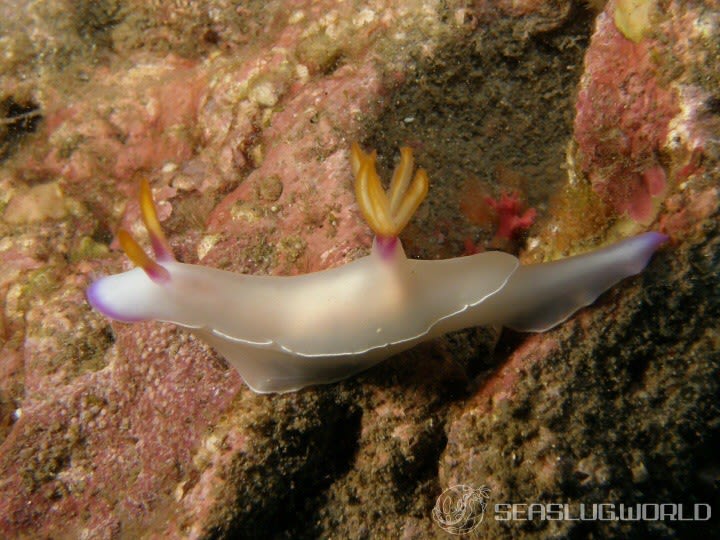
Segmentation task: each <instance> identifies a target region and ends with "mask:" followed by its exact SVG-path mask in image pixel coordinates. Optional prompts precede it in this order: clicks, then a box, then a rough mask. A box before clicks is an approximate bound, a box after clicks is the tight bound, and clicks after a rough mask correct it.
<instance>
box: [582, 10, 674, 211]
mask: <svg viewBox="0 0 720 540" xmlns="http://www.w3.org/2000/svg"><path fill="white" fill-rule="evenodd" d="M596 24H597V30H596V33H595V36H594V38H593V46H592V47H591V48H590V49H589V50H588V52H587V54H586V56H585V73H584V75H583V78H582V81H581V83H580V91H579V93H578V98H577V105H576V107H577V114H576V116H575V140H576V141H577V145H578V147H577V154H578V159H579V163H580V168H581V170H582V172H583V173H584V174H585V175H587V177H588V178H589V180H590V182H591V183H592V186H593V188H594V189H595V191H596V192H597V193H598V194H599V195H600V196H601V198H602V199H603V201H605V202H606V203H607V204H608V205H609V206H610V207H612V208H614V209H615V211H616V212H618V213H620V214H622V213H627V214H628V215H629V216H630V217H631V218H632V219H634V220H636V221H639V222H643V223H646V222H648V221H649V220H651V219H652V217H653V211H654V206H653V198H654V197H657V196H659V195H660V194H662V193H663V191H664V190H665V188H666V185H667V173H666V172H665V169H664V168H663V165H662V164H661V161H660V154H661V153H662V152H663V148H664V147H665V145H666V139H667V136H668V133H669V129H670V122H671V121H672V120H673V118H675V117H676V116H677V114H678V113H679V112H680V109H679V105H678V98H677V96H676V94H675V90H674V89H673V88H672V87H670V86H669V85H668V84H667V83H664V84H663V83H662V82H661V79H660V77H659V70H660V69H661V67H660V66H658V65H657V63H656V62H657V61H656V60H655V58H654V56H653V54H652V48H651V43H650V41H649V40H647V39H646V40H643V41H641V42H639V43H635V42H633V41H631V40H629V39H628V38H626V37H625V36H623V34H622V33H621V32H620V31H619V30H618V29H617V27H616V26H615V23H614V22H613V18H612V16H611V15H609V14H608V12H607V11H606V12H604V13H601V14H600V15H599V16H598V18H597V23H596Z"/></svg>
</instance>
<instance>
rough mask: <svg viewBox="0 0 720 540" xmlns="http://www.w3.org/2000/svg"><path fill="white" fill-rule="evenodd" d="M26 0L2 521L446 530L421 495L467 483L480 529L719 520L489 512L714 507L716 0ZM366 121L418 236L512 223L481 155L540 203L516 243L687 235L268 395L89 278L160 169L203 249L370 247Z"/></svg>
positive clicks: (553, 246)
mask: <svg viewBox="0 0 720 540" xmlns="http://www.w3.org/2000/svg"><path fill="white" fill-rule="evenodd" d="M21 4H23V7H24V9H20V10H18V16H17V17H15V18H13V17H9V16H6V17H4V20H8V21H10V20H12V21H14V22H13V23H12V24H10V25H9V26H8V31H7V32H6V33H5V35H4V36H3V37H2V38H1V39H2V45H3V47H2V48H3V50H5V51H8V52H7V53H6V54H4V56H3V57H2V59H0V71H2V72H3V77H2V78H0V159H2V160H3V161H2V162H1V163H0V217H2V219H1V220H0V232H1V233H2V240H1V241H0V299H2V303H1V304H0V305H2V308H3V309H2V311H1V312H0V533H2V534H1V535H2V536H4V537H21V538H37V537H52V538H235V537H243V538H245V537H247V538H253V537H257V538H267V537H293V538H312V537H318V536H321V537H330V536H332V537H338V538H342V537H348V538H371V537H373V538H378V537H403V538H429V537H438V538H445V537H448V535H447V534H446V533H445V532H443V531H442V530H441V529H440V528H439V527H438V525H437V524H436V523H435V522H434V521H433V518H432V517H431V516H432V509H433V506H434V505H435V502H436V499H437V498H438V496H439V495H440V494H441V493H442V492H443V490H444V489H446V488H448V487H450V486H454V485H458V484H460V485H465V486H469V487H470V488H472V489H477V488H480V487H481V486H487V487H488V488H490V494H489V506H488V509H487V510H486V515H485V519H484V520H483V521H482V523H479V524H478V525H477V528H476V529H475V531H474V532H473V533H472V534H473V535H475V536H477V537H482V538H485V537H487V538H505V537H508V538H509V537H512V538H525V537H527V538H538V537H540V538H557V537H586V536H595V537H603V538H647V537H672V536H684V535H688V534H691V533H695V534H697V533H699V532H702V533H705V534H707V535H708V536H709V537H711V536H712V535H713V534H714V535H717V534H718V533H719V532H720V529H718V525H717V520H714V521H710V522H704V523H699V522H677V521H652V522H642V521H640V522H637V521H586V522H578V521H559V520H545V521H541V520H534V521H497V520H496V519H494V516H493V512H494V510H493V504H496V503H501V502H527V503H532V502H542V503H554V502H557V503H560V502H562V503H568V504H570V505H574V506H573V507H574V508H576V507H577V505H578V504H579V503H585V504H586V505H588V504H591V503H608V502H609V503H616V504H618V503H626V504H637V503H658V502H674V503H683V504H684V505H686V506H688V507H691V506H692V505H693V504H695V503H708V504H713V505H714V507H713V509H714V510H715V509H717V508H719V507H718V506H717V503H718V502H719V500H720V497H719V487H718V476H717V474H718V473H717V471H718V469H719V467H720V464H719V463H718V459H717V455H716V452H715V450H716V447H717V442H718V437H720V411H719V410H718V404H717V396H718V390H719V388H718V387H719V386H720V345H719V344H718V332H719V331H720V328H718V322H717V321H718V320H720V278H719V277H718V268H720V230H719V228H720V225H719V223H720V221H719V220H718V214H719V211H718V202H719V201H718V198H719V197H718V195H719V192H718V185H719V183H718V180H719V176H720V172H719V171H720V168H719V167H718V159H719V157H720V152H719V150H720V148H719V147H718V142H717V141H718V137H717V134H718V132H720V116H719V115H718V107H717V96H716V89H717V88H718V87H720V75H718V74H719V73H720V70H719V69H718V67H720V66H718V58H719V57H720V54H719V53H720V51H719V50H718V43H720V41H718V39H717V37H718V34H719V33H720V31H719V28H718V25H719V24H720V9H719V7H720V6H717V5H715V3H714V2H705V3H700V2H698V3H692V2H690V3H688V2H668V3H665V4H663V10H659V9H653V6H654V3H652V2H651V3H650V9H649V10H648V15H647V18H646V19H643V22H642V23H638V24H642V25H643V26H642V27H641V28H639V29H638V28H633V29H632V33H631V37H632V38H633V39H629V38H628V37H627V35H625V34H623V33H622V32H621V31H619V30H618V29H617V28H616V27H615V22H614V21H615V20H616V14H617V12H616V10H617V9H623V5H626V4H627V3H623V2H618V3H617V5H616V3H615V2H614V1H610V2H608V3H607V5H605V6H604V7H603V8H602V9H600V8H598V11H597V12H596V11H592V10H591V9H590V8H588V7H587V4H585V3H578V4H574V3H570V2H559V3H558V2H544V1H537V2H493V3H490V2H478V3H476V4H475V7H473V8H468V7H467V6H466V3H465V2H436V1H430V0H425V1H422V0H417V1H412V2H401V1H399V0H398V1H393V0H378V1H377V2H371V3H368V4H363V5H358V4H356V3H351V2H316V1H312V2H311V1H309V0H294V1H291V2H287V1H285V2H281V1H275V2H267V3H248V4H247V5H248V7H246V8H237V7H236V3H234V2H227V1H225V0H215V1H210V0H206V1H201V2H175V3H173V4H172V5H173V7H172V8H169V7H166V6H167V4H166V3H164V2H150V3H147V2H146V3H139V2H135V1H131V0H128V1H126V2H113V1H103V2H97V3H93V6H94V7H92V8H87V9H85V8H82V9H81V8H77V7H74V3H71V2H67V1H52V2H43V3H37V2H21ZM163 6H165V7H163ZM8 9H10V8H9V7H8V6H7V5H6V6H4V7H0V10H8ZM1 14H2V15H9V12H8V13H1ZM625 20H626V21H627V20H629V21H630V22H627V23H626V24H633V22H632V19H627V17H626V18H625ZM624 28H625V32H626V33H628V32H630V30H627V28H626V27H624ZM30 29H32V31H31V30H30ZM618 51H625V53H627V54H625V55H624V60H625V62H623V64H622V69H619V68H618V69H614V68H613V66H614V65H615V64H613V62H616V61H617V60H616V58H617V54H618ZM576 91H577V105H576V108H574V105H573V99H574V98H573V96H575V95H576ZM650 113H653V114H650ZM613 128H616V129H613ZM353 140H359V141H361V142H362V143H363V144H364V145H365V146H366V147H368V148H371V147H375V148H377V149H378V152H379V154H380V165H381V167H383V168H384V169H385V170H386V171H387V170H389V169H391V167H392V160H393V159H395V153H396V149H397V147H398V146H400V145H401V144H407V145H410V146H412V147H413V148H414V149H415V154H416V157H417V160H418V162H419V164H420V165H422V166H424V167H425V168H427V170H428V172H429V176H430V179H431V191H430V194H429V197H428V201H427V202H426V203H425V204H424V206H423V207H421V209H420V210H419V212H418V215H417V216H416V218H415V220H414V221H413V224H412V225H411V226H410V227H409V228H408V230H407V232H406V234H405V235H404V236H403V241H404V243H405V246H406V250H407V251H408V253H409V254H410V255H412V256H422V257H426V258H438V257H448V256H457V255H460V254H462V252H463V249H464V246H465V243H464V242H465V241H466V240H467V239H468V238H469V239H471V241H472V244H473V245H476V244H478V245H480V244H483V243H488V242H489V241H490V240H491V239H492V237H493V235H494V233H495V231H493V230H492V229H491V228H488V227H487V226H483V222H482V220H471V219H468V218H467V217H465V216H466V215H467V214H469V213H470V210H469V209H468V208H467V197H466V195H467V193H468V190H469V189H470V190H471V191H474V192H482V193H484V194H486V195H487V196H489V195H490V194H495V195H496V196H497V195H499V194H500V193H503V192H506V191H513V192H521V193H522V194H523V197H524V198H525V199H527V200H528V202H529V204H530V205H532V207H533V208H536V209H537V212H538V219H537V220H536V222H535V224H534V225H533V227H532V228H531V230H530V232H529V235H530V236H529V237H528V238H527V242H526V245H527V248H526V250H525V251H524V252H523V253H522V257H523V258H524V260H526V261H538V260H543V259H549V258H556V257H560V256H564V255H567V254H569V253H573V252H576V251H582V250H584V249H588V248H590V247H592V246H594V245H597V244H600V243H602V242H603V241H607V240H611V239H615V238H617V237H620V236H624V235H627V234H632V233H634V232H637V231H640V230H644V229H646V228H649V229H655V230H661V231H663V232H665V233H667V234H668V235H669V236H670V237H671V242H670V245H668V246H667V247H666V248H665V249H663V250H662V252H660V253H659V254H658V255H656V257H655V258H654V260H653V262H652V263H651V264H650V266H649V268H648V269H647V270H646V272H644V273H643V274H642V275H641V276H639V277H637V278H633V279H630V280H627V281H626V282H624V283H623V284H621V285H619V286H618V287H616V288H614V289H613V290H612V291H610V292H608V293H607V294H605V295H604V296H603V297H602V298H601V299H600V300H599V302H597V303H596V305H594V306H592V307H590V308H588V309H585V310H583V311H581V312H580V313H579V314H577V315H576V316H575V317H573V318H572V319H571V320H570V321H568V322H567V323H565V324H563V325H561V326H560V327H558V328H556V329H554V330H552V331H550V332H547V333H544V334H538V335H520V334H513V333H510V332H504V333H502V334H500V333H499V332H498V331H496V330H493V329H471V330H467V331H464V332H460V333H457V334H453V335H449V336H446V337H444V338H442V339H438V340H436V341H434V342H432V343H428V344H424V345H422V346H420V347H417V348H416V349H413V350H411V351H408V352H407V353H405V354H402V355H399V356H398V357H396V358H393V359H390V360H389V361H387V362H385V363H383V364H382V365H380V366H377V367H376V368H374V369H372V370H369V371H368V372H365V373H363V374H360V375H359V376H356V377H353V378H351V379H349V380H346V381H343V382H341V383H338V384H334V385H330V386H325V387H318V388H310V389H306V390H304V391H301V392H297V393H293V394H288V395H280V396H259V395H255V394H253V393H252V392H251V391H249V390H248V389H247V388H246V387H245V386H244V384H243V383H242V380H241V379H240V377H239V376H238V375H237V373H235V372H234V371H233V370H231V369H229V368H228V367H227V365H226V364H225V362H224V361H223V360H222V358H221V357H219V356H218V355H217V354H216V353H214V352H213V351H212V350H211V349H209V348H208V347H206V346H204V345H203V344H202V343H201V342H199V341H197V340H196V339H195V338H193V337H192V336H189V335H188V334H187V333H185V332H183V331H180V330H178V329H176V328H174V327H171V326H168V325H164V324H159V323H142V324H134V325H123V324H115V323H112V324H111V323H109V322H108V321H107V320H106V319H104V318H103V317H102V316H101V315H99V314H98V313H96V312H94V311H92V310H91V309H90V307H89V305H87V303H86V302H85V300H84V290H85V288H86V287H87V286H88V284H89V283H90V282H91V281H92V279H93V278H94V277H95V276H97V275H101V274H106V273H111V272H116V271H119V270H121V269H123V268H129V264H130V263H129V262H128V261H126V260H125V257H124V255H123V254H122V253H121V252H120V251H119V250H118V249H117V246H116V245H115V243H114V232H115V231H116V229H117V228H118V227H120V226H123V227H125V228H128V229H130V230H132V231H133V233H134V234H135V236H136V237H138V238H139V239H141V240H142V241H146V236H145V233H144V231H143V230H142V227H141V226H140V225H139V219H138V216H139V210H138V206H137V203H136V201H135V198H136V192H137V181H138V178H140V177H142V176H145V177H147V178H149V179H150V181H151V184H152V186H153V190H154V195H155V197H156V200H157V201H158V205H159V213H160V219H161V221H162V222H163V226H164V228H165V229H166V231H167V233H168V236H169V239H170V243H171V244H172V246H173V249H174V250H175V252H176V254H177V255H178V256H179V258H181V259H182V260H184V261H186V262H193V263H196V262H200V263H202V264H205V265H209V266H215V267H220V268H226V269H231V270H234V271H237V272H246V273H255V274H271V275H288V274H297V273H304V272H309V271H314V270H319V269H322V268H327V267H331V266H335V265H339V264H343V263H345V262H348V261H350V260H353V259H354V258H356V257H358V256H360V255H362V254H363V253H366V252H367V249H368V247H369V243H370V234H369V231H368V230H367V228H366V227H365V225H364V224H363V223H362V220H361V218H360V216H359V214H358V211H357V207H356V205H355V204H354V201H353V194H352V185H351V175H350V167H349V163H348V149H349V143H350V142H351V141H353ZM568 141H571V144H570V146H569V147H568V145H567V143H568ZM468 186H471V187H470V188H468ZM478 186H480V187H478ZM484 196H485V195H483V197H484ZM480 198H482V197H480ZM463 204H465V206H463ZM461 209H462V210H461ZM248 309H252V306H248Z"/></svg>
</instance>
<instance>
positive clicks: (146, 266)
mask: <svg viewBox="0 0 720 540" xmlns="http://www.w3.org/2000/svg"><path fill="white" fill-rule="evenodd" d="M118 241H119V242H120V246H121V247H122V249H123V251H124V252H125V255H127V256H128V259H130V260H131V261H132V262H133V264H135V266H138V267H139V268H142V269H143V270H144V271H145V273H146V274H147V276H148V277H149V278H150V279H152V280H153V281H154V282H155V283H158V284H162V283H167V282H168V281H169V280H170V273H169V272H168V271H167V270H166V269H165V268H164V267H162V266H161V265H160V264H159V263H158V262H157V261H154V260H152V259H151V258H150V256H149V255H148V254H147V253H145V250H144V249H143V248H142V247H140V244H138V243H137V241H136V240H135V239H134V238H133V237H132V235H131V234H130V233H129V232H127V231H125V230H123V229H120V230H119V231H118Z"/></svg>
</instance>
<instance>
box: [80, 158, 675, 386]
mask: <svg viewBox="0 0 720 540" xmlns="http://www.w3.org/2000/svg"><path fill="white" fill-rule="evenodd" d="M353 160H354V161H353V169H354V171H355V174H356V177H357V178H358V182H357V183H358V184H361V189H366V190H369V192H370V195H369V196H368V198H366V200H365V207H364V206H363V204H364V203H363V201H362V199H361V197H358V199H359V201H360V205H361V210H362V211H363V214H364V215H365V217H366V219H368V221H369V222H370V224H371V226H372V227H373V229H375V230H376V232H377V231H378V229H380V230H381V233H382V236H379V237H378V238H377V239H376V241H375V243H374V245H373V249H372V252H371V253H370V255H368V256H366V257H363V258H361V259H358V260H356V261H353V262H351V263H349V264H346V265H344V266H342V267H338V268H332V269H329V270H325V271H322V272H316V273H312V274H305V275H300V276H291V277H269V276H251V275H242V274H234V273H232V272H226V271H223V270H217V269H213V268H207V267H203V266H199V265H191V264H184V263H180V262H177V261H175V260H174V258H173V257H172V253H171V252H170V250H169V247H168V244H167V242H166V241H165V239H164V237H163V236H162V231H161V230H160V227H159V223H158V221H157V216H156V215H155V212H154V206H153V203H152V197H151V194H150V188H149V186H148V184H147V183H146V182H145V183H143V186H142V190H141V207H142V209H143V217H144V220H145V223H146V225H147V227H148V230H149V232H150V235H151V239H152V243H153V247H154V249H155V253H156V256H157V259H158V260H157V262H156V261H154V260H152V259H150V258H149V257H148V256H147V255H145V253H144V252H142V249H141V248H140V247H139V246H138V245H137V244H136V243H135V242H134V240H132V238H131V237H130V236H129V235H127V233H123V232H121V233H120V235H119V238H120V241H121V244H122V245H123V248H124V249H125V251H126V252H127V253H128V255H129V256H130V258H131V259H132V260H133V261H134V262H135V263H136V264H137V265H138V266H140V268H136V269H134V270H130V271H128V272H124V273H122V274H116V275H113V276H109V277H105V278H102V279H100V280H98V281H96V282H95V283H93V284H92V285H91V286H90V288H89V289H88V299H89V301H90V303H91V304H92V306H93V307H94V308H96V309H97V310H99V311H100V312H102V313H104V314H105V315H106V316H108V317H110V318H111V319H115V320H118V321H124V322H132V321H139V320H158V321H166V322H171V323H174V324H177V325H178V326H181V327H184V328H187V329H189V330H190V331H191V332H193V333H194V334H196V335H197V336H198V337H200V338H201V339H202V340H204V341H206V342H207V343H208V344H210V345H211V346H212V347H214V348H215V349H216V350H217V351H218V352H219V353H220V354H222V355H223V356H224V357H225V358H226V359H227V361H228V362H229V363H230V364H232V365H233V366H234V367H235V368H236V369H237V370H238V372H239V373H240V375H241V376H242V377H243V379H244V380H245V382H246V383H247V384H248V386H249V387H250V388H252V389H253V390H254V391H256V392H289V391H293V390H298V389H300V388H303V387H305V386H309V385H314V384H324V383H331V382H334V381H338V380H340V379H344V378H346V377H349V376H351V375H353V374H355V373H357V372H359V371H362V370H364V369H367V368H369V367H371V366H372V365H374V364H376V363H377V362H380V361H381V360H384V359H386V358H388V357H389V356H392V355H394V354H396V353H398V352H400V351H403V350H406V349H408V348H410V347H413V346H414V345H416V344H417V343H419V342H421V341H424V340H427V339H430V338H433V337H435V336H438V335H441V334H443V333H446V332H452V331H454V330H460V329H462V328H467V327H470V326H479V325H487V324H502V325H505V326H509V327H512V328H515V329H517V330H525V331H543V330H546V329H548V328H551V327H552V326H555V325H556V324H559V323H560V322H562V321H564V320H565V319H567V318H568V317H569V316H570V315H572V313H574V312H575V311H577V310H578V309H579V308H581V307H583V306H586V305H588V304H590V303H592V302H593V301H594V300H595V299H596V298H597V297H598V296H599V295H600V294H601V293H602V292H603V291H605V290H606V289H607V288H609V287H611V286H612V285H614V284H615V283H617V282H618V281H620V280H622V279H623V278H625V277H628V276H630V275H633V274H636V273H638V272H640V271H641V270H642V269H643V268H644V266H645V265H646V264H647V262H648V260H649V259H650V257H651V255H652V253H653V252H654V251H655V250H656V249H657V247H658V246H659V245H660V244H662V243H663V242H664V241H665V240H666V237H665V236H664V235H662V234H659V233H654V232H650V233H645V234H642V235H639V236H636V237H633V238H630V239H627V240H624V241H622V242H619V243H617V244H613V245H611V246H609V247H606V248H603V249H600V250H597V251H594V252H592V253H589V254H585V255H580V256H576V257H571V258H568V259H564V260H561V261H556V262H552V263H548V264H538V265H529V266H520V265H519V262H518V260H517V258H516V257H513V256H512V255H509V254H506V253H501V252H487V253H481V254H477V255H472V256H468V257H461V258H456V259H448V260H441V261H419V260H412V259H407V258H406V257H405V253H404V252H403V249H402V246H401V244H400V241H399V240H398V239H397V232H399V230H396V229H397V228H398V227H399V228H400V229H401V228H402V227H404V225H405V223H407V220H408V219H409V217H410V216H411V215H412V213H413V212H414V211H415V209H416V208H417V205H418V204H419V202H420V201H421V200H422V198H423V197H424V196H425V193H426V191H427V178H426V177H425V176H424V172H422V171H419V172H418V174H416V176H415V178H414V179H413V181H412V183H411V184H410V181H409V176H410V173H411V172H412V157H411V155H410V153H409V151H407V150H405V149H404V150H403V157H402V159H401V163H400V165H399V166H398V169H397V170H396V174H395V177H394V178H393V183H392V185H391V188H390V196H389V197H388V198H387V199H385V200H382V197H380V196H379V192H378V186H379V180H378V179H377V177H376V174H375V173H374V170H375V167H374V155H367V154H364V153H362V151H361V150H359V148H358V147H357V146H353ZM408 168H409V172H408ZM398 171H399V172H398ZM363 182H364V187H363V185H362V184H363ZM423 183H424V186H423ZM398 184H400V186H399V187H396V186H397V185H398ZM409 184H410V185H409ZM356 187H357V184H356ZM393 188H395V189H398V190H399V191H400V195H395V196H396V198H397V199H398V200H397V201H394V200H393V195H394V192H393ZM382 194H383V195H384V192H382ZM403 197H405V199H403ZM407 197H411V198H412V197H416V198H419V199H420V201H416V200H411V201H409V202H408V200H407ZM378 198H379V199H380V200H377V199H378ZM382 212H384V215H378V214H379V213H382ZM403 212H404V213H403ZM407 213H409V216H408V215H405V214H407ZM368 214H371V215H370V217H368ZM388 233H390V234H388Z"/></svg>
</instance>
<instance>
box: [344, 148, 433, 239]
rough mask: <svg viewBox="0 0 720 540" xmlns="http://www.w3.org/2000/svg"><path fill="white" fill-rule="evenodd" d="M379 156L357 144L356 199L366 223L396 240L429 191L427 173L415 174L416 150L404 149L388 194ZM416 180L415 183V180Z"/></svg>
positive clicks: (354, 158)
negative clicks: (377, 163)
mask: <svg viewBox="0 0 720 540" xmlns="http://www.w3.org/2000/svg"><path fill="white" fill-rule="evenodd" d="M375 159H376V154H375V152H373V153H372V154H366V153H365V152H363V150H362V149H361V148H360V145H359V144H357V143H353V144H352V147H351V151H350V164H351V166H352V171H353V174H354V175H355V196H356V197H357V202H358V206H359V207H360V212H361V213H362V215H363V217H364V218H365V221H367V223H368V225H369V226H370V228H371V229H372V230H373V232H374V233H375V234H376V235H378V236H380V237H385V238H395V237H397V236H398V235H399V234H400V232H401V231H402V230H403V229H404V228H405V226H406V225H407V224H408V222H409V221H410V219H411V218H412V216H413V214H414V213H415V211H416V210H417V208H418V206H420V204H421V203H422V201H423V200H424V199H425V196H426V195H427V192H428V176H427V173H426V172H425V170H423V169H418V170H417V172H416V173H415V176H414V177H413V176H412V171H413V164H414V163H413V155H412V149H410V148H408V147H403V148H401V149H400V163H398V165H397V167H396V168H395V172H394V173H393V177H392V181H391V182H390V188H389V190H388V191H387V192H386V191H385V190H384V189H383V187H382V184H381V182H380V177H379V176H378V173H377V168H376V166H375ZM411 178H412V181H411Z"/></svg>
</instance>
